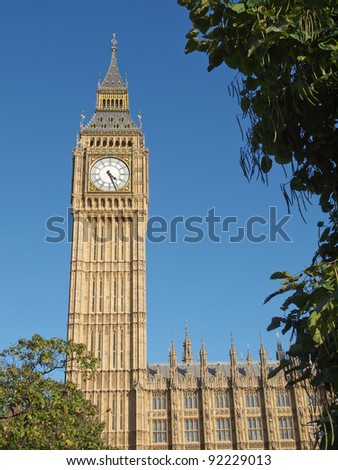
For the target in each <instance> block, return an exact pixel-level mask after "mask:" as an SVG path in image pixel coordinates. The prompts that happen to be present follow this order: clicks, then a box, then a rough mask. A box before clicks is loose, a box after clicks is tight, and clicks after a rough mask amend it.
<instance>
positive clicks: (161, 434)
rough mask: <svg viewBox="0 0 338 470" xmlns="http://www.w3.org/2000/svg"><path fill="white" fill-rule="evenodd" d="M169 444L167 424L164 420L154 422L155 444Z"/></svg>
mask: <svg viewBox="0 0 338 470" xmlns="http://www.w3.org/2000/svg"><path fill="white" fill-rule="evenodd" d="M161 442H167V422H166V421H165V420H164V419H161V420H159V419H156V420H154V421H153V443H154V444H160V443H161Z"/></svg>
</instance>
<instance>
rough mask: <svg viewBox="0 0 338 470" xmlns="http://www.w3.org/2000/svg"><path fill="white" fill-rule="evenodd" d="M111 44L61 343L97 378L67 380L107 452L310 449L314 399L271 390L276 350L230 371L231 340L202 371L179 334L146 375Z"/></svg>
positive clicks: (131, 198) (126, 125) (280, 387)
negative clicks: (92, 361)
mask: <svg viewBox="0 0 338 470" xmlns="http://www.w3.org/2000/svg"><path fill="white" fill-rule="evenodd" d="M116 45H117V43H116V39H115V36H114V37H113V40H112V58H111V62H110V65H109V68H108V72H107V74H106V76H105V78H104V80H103V81H102V83H99V84H98V89H97V99H96V109H95V112H94V115H93V117H92V118H91V119H90V121H89V122H88V123H87V124H86V125H84V124H82V125H81V130H80V137H79V138H78V139H77V145H76V148H75V149H74V152H73V155H74V160H73V162H74V165H73V183H72V211H73V218H74V223H73V241H72V259H71V277H70V299H69V317H68V339H70V340H73V341H74V342H76V343H84V344H86V345H87V348H88V349H89V350H91V351H92V352H93V353H94V354H95V356H97V357H98V358H99V359H100V368H99V372H98V374H97V375H96V376H95V378H94V379H91V380H84V379H83V377H82V375H81V372H80V371H79V370H77V368H76V367H75V365H74V364H73V365H70V367H69V368H68V370H67V380H71V381H72V382H75V383H76V384H78V386H79V387H80V388H81V389H82V390H83V391H84V392H85V394H86V397H87V398H88V399H90V400H91V401H92V402H93V403H94V404H95V405H96V406H97V410H98V413H99V416H100V419H101V420H102V421H105V423H106V426H105V430H104V434H103V437H104V438H105V440H106V441H107V442H108V443H109V444H110V445H111V446H112V447H114V448H120V449H158V450H160V449H162V450H167V449H177V450H181V449H190V450H197V449H309V448H311V447H312V446H313V439H312V437H313V436H312V434H311V425H310V424H311V419H312V418H313V416H314V412H313V410H311V407H310V405H309V403H312V402H313V398H314V397H311V396H309V393H308V390H306V387H305V386H304V384H295V385H294V386H293V387H290V388H286V381H285V378H284V376H283V374H281V373H279V374H277V375H276V376H274V377H273V378H271V379H269V373H270V372H271V370H273V369H275V368H276V367H277V365H278V363H279V362H278V361H280V359H281V358H283V356H284V354H285V353H284V351H283V349H282V344H281V342H280V341H279V342H278V345H277V361H275V362H272V361H271V360H267V357H266V351H265V348H264V346H263V343H262V341H261V345H260V350H259V356H260V360H259V361H254V360H253V359H252V357H251V354H250V353H249V352H248V355H247V358H246V360H245V361H243V360H238V359H237V351H236V349H235V345H234V341H233V340H231V347H230V354H229V355H230V362H223V361H222V362H208V361H207V357H208V355H207V348H206V345H205V344H204V342H202V345H201V348H200V352H199V358H198V359H197V361H196V360H194V356H193V347H192V341H191V340H190V337H189V334H188V328H187V327H186V332H185V339H184V342H183V354H182V362H178V359H177V357H178V356H177V352H176V348H175V345H174V342H172V345H171V347H170V350H169V362H168V363H167V364H157V363H155V364H147V359H146V299H145V234H146V224H147V212H148V151H147V149H146V148H145V147H144V139H143V135H142V130H141V126H140V125H137V124H135V123H134V121H133V120H132V118H131V117H130V112H129V99H128V89H127V85H126V83H124V82H123V81H122V79H121V76H120V73H119V71H118V67H117V62H116ZM168 288H169V287H168ZM208 314H209V315H210V321H212V311H210V312H208ZM217 327H218V328H219V327H222V328H224V325H216V324H215V328H217Z"/></svg>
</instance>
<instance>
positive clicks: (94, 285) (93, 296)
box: [92, 277, 96, 313]
mask: <svg viewBox="0 0 338 470" xmlns="http://www.w3.org/2000/svg"><path fill="white" fill-rule="evenodd" d="M95 291H96V280H95V277H94V278H93V281H92V313H94V312H95Z"/></svg>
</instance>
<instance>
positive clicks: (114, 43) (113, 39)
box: [111, 33, 117, 51]
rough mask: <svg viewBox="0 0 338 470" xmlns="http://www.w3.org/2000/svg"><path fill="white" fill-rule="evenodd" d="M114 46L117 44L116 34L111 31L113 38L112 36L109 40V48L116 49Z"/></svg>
mask: <svg viewBox="0 0 338 470" xmlns="http://www.w3.org/2000/svg"><path fill="white" fill-rule="evenodd" d="M116 46H117V39H116V34H115V33H113V38H112V40H111V50H112V51H116V49H117V47H116Z"/></svg>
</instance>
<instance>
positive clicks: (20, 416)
mask: <svg viewBox="0 0 338 470" xmlns="http://www.w3.org/2000/svg"><path fill="white" fill-rule="evenodd" d="M70 360H73V361H76V363H77V364H78V366H79V367H80V368H81V369H82V370H83V373H84V376H86V377H87V378H89V377H90V375H91V374H93V373H94V371H95V367H96V364H97V360H96V359H95V358H94V357H93V356H92V355H90V354H88V353H87V352H86V349H85V346H84V345H79V344H75V343H72V342H66V341H63V340H61V339H57V338H52V339H48V340H47V339H44V338H42V337H41V336H39V335H34V336H33V337H32V338H31V339H29V340H27V339H20V340H19V341H18V343H17V344H16V345H15V346H11V347H9V348H8V349H5V350H4V351H2V352H1V353H0V449H12V450H13V449H26V450H29V449H104V448H106V446H105V444H104V443H103V441H102V440H101V437H100V436H101V432H102V430H103V424H101V423H100V422H99V420H98V418H97V416H96V410H95V407H94V406H93V405H92V404H91V403H90V402H89V401H87V400H86V399H85V398H84V395H83V393H82V391H81V390H79V389H78V388H77V386H76V385H75V384H73V383H71V382H65V381H63V380H61V381H58V380H56V379H55V378H52V376H53V374H55V373H56V372H57V371H64V369H65V367H66V363H67V361H70Z"/></svg>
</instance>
